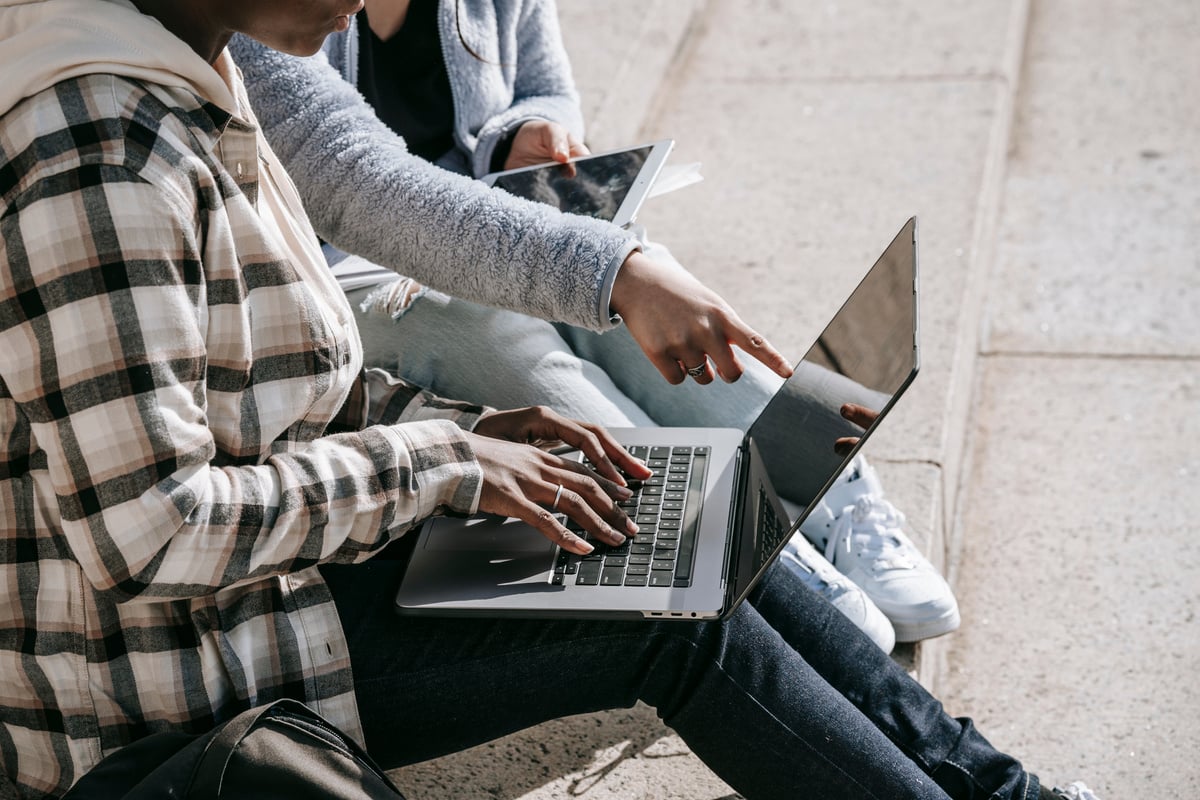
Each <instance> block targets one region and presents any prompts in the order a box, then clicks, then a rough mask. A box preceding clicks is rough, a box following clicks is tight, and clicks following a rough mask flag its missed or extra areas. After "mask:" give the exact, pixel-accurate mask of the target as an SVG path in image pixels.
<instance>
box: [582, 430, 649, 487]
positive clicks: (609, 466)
mask: <svg viewBox="0 0 1200 800" xmlns="http://www.w3.org/2000/svg"><path fill="white" fill-rule="evenodd" d="M573 422H575V424H576V425H578V426H579V428H580V431H581V436H582V437H583V438H582V439H581V443H580V444H579V445H577V447H578V448H579V449H580V450H581V451H582V452H583V454H584V455H585V456H587V457H588V460H589V461H591V462H592V465H593V469H595V470H596V472H598V473H599V474H600V475H602V476H603V477H605V478H608V479H609V480H611V481H613V482H614V483H616V484H618V485H619V486H626V485H627V482H626V480H625V476H626V475H629V476H630V477H633V478H637V479H644V478H648V477H650V468H649V467H647V466H646V465H645V463H643V462H642V461H641V460H639V459H637V458H634V457H633V455H632V454H631V453H630V452H629V451H628V450H626V449H625V448H624V447H623V446H622V445H621V443H620V442H618V441H617V440H616V439H614V438H613V436H612V434H610V433H609V432H608V431H606V430H605V429H604V428H602V427H601V426H599V425H592V424H591V423H588V422H578V421H573ZM622 499H624V497H622Z"/></svg>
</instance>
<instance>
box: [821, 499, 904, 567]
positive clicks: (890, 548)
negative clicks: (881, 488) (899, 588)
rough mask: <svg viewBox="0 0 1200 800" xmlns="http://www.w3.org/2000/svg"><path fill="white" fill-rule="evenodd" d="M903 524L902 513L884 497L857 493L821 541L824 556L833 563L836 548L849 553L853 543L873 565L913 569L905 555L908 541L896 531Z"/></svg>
mask: <svg viewBox="0 0 1200 800" xmlns="http://www.w3.org/2000/svg"><path fill="white" fill-rule="evenodd" d="M903 527H904V513H903V512H901V511H899V510H897V508H896V507H895V506H893V505H892V504H891V503H889V502H888V501H887V500H884V499H883V498H882V497H876V496H875V495H872V494H863V495H860V496H859V497H858V498H857V499H856V500H855V501H854V505H852V506H847V507H846V508H843V509H842V513H841V514H839V515H838V517H837V521H836V522H835V523H834V528H833V535H832V536H830V537H829V541H828V542H827V543H826V544H825V558H826V559H828V560H829V561H831V562H833V563H835V564H836V563H837V561H836V558H837V555H838V550H839V549H840V550H844V551H845V552H846V553H847V554H850V553H853V552H854V549H855V548H856V547H857V548H858V551H859V554H860V555H866V556H869V557H870V559H871V562H872V564H873V565H874V566H875V567H876V568H877V569H878V568H882V569H913V568H915V567H916V564H915V563H913V561H912V559H911V558H909V556H908V552H907V551H908V549H909V548H910V547H911V545H910V544H909V541H908V537H906V536H905V535H904V534H903V533H901V532H900V531H901V529H902V528H903Z"/></svg>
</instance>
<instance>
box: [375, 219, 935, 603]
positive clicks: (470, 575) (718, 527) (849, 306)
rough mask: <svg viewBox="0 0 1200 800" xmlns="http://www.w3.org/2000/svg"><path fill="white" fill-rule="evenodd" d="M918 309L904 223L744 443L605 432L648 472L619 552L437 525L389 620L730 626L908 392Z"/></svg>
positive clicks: (912, 243) (739, 436) (419, 543)
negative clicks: (572, 549) (579, 551)
mask: <svg viewBox="0 0 1200 800" xmlns="http://www.w3.org/2000/svg"><path fill="white" fill-rule="evenodd" d="M917 297H918V285H917V221H916V218H915V217H914V218H912V219H910V220H909V221H908V222H907V223H905V225H904V227H903V228H902V229H901V230H900V233H899V234H898V235H897V236H896V238H895V239H894V240H893V241H892V242H891V244H890V245H888V247H887V249H886V250H885V251H884V253H883V255H882V256H881V257H880V258H879V260H878V261H876V262H875V265H874V266H873V267H871V269H870V270H869V271H868V272H867V274H866V277H864V278H863V279H862V281H861V283H859V285H858V286H857V288H855V290H854V291H853V293H852V294H851V295H850V297H849V298H848V299H847V300H846V301H845V303H844V304H843V305H842V307H841V308H840V309H839V310H838V312H837V314H836V315H834V317H833V319H832V320H831V321H830V322H829V324H828V325H827V326H826V327H825V329H824V330H823V331H822V333H821V335H820V336H819V337H818V338H817V341H816V342H815V343H814V344H813V346H812V347H811V348H809V350H808V352H807V353H805V355H804V358H803V359H802V360H801V361H800V362H799V363H798V364H796V366H795V370H794V373H793V375H792V377H790V378H789V379H788V380H786V381H784V382H783V383H782V385H781V386H780V388H779V389H778V391H777V392H776V393H775V395H774V396H773V397H772V398H771V399H770V401H769V402H768V403H767V405H766V406H765V407H764V408H763V410H762V411H761V412H760V413H759V414H758V416H757V418H756V419H755V421H754V423H753V424H752V425H751V426H750V428H749V430H748V431H746V432H745V433H743V432H742V431H740V430H736V429H726V428H626V429H612V430H611V433H612V434H613V436H614V437H615V438H616V439H617V440H618V441H619V442H620V443H621V444H622V445H623V446H625V447H627V448H628V449H629V450H630V451H631V452H632V453H633V454H634V455H635V456H637V457H639V458H641V459H642V460H644V461H645V462H646V463H647V465H649V466H650V467H651V469H652V470H653V471H654V475H653V476H652V477H651V478H648V479H647V480H645V481H643V482H641V483H640V485H639V484H636V483H631V488H634V489H635V497H634V498H632V499H631V500H629V501H626V502H625V504H624V507H625V508H626V510H627V512H628V513H629V514H630V516H633V517H634V519H635V520H636V521H637V523H638V525H639V528H640V531H639V533H638V534H637V535H636V536H633V537H631V538H630V539H629V540H628V541H626V542H625V544H623V545H621V546H620V547H614V546H611V545H607V544H604V543H602V542H600V541H593V542H592V544H593V545H595V550H594V552H592V553H591V554H589V555H588V556H584V557H580V556H578V555H575V554H572V553H568V552H566V551H564V550H561V549H560V548H559V547H558V546H557V545H556V544H554V543H552V542H550V541H549V540H548V539H546V538H545V537H543V536H542V535H541V534H540V533H538V532H537V531H536V530H535V529H533V528H532V527H530V526H528V525H527V524H525V523H523V522H520V521H519V520H514V519H511V518H508V519H506V518H503V517H498V516H493V515H479V516H476V517H472V518H468V519H464V518H451V517H438V518H435V519H432V520H429V521H427V522H426V523H425V524H424V525H423V526H422V527H421V529H420V531H419V532H418V534H417V540H416V543H415V546H414V549H413V552H412V556H411V558H410V560H409V563H408V566H407V568H406V570H405V573H404V576H403V578H402V580H401V584H400V587H399V590H398V591H397V594H396V609H397V611H398V612H399V613H402V614H433V615H443V616H456V615H477V616H490V617H507V616H519V617H564V616H565V617H581V618H603V619H619V618H638V619H642V618H666V619H715V618H720V617H723V616H725V615H728V614H729V613H731V612H732V611H733V609H735V608H736V607H737V605H738V604H739V603H740V602H741V601H742V600H743V599H744V598H745V597H746V595H747V594H749V592H750V590H751V589H752V588H753V587H754V585H755V584H756V583H757V582H758V580H759V579H760V578H761V577H762V576H763V574H764V573H765V572H766V570H767V568H768V567H769V566H770V565H771V563H772V562H773V561H774V560H775V558H776V557H777V556H778V555H779V553H780V552H781V551H782V549H783V546H784V545H785V544H786V543H787V541H788V539H789V538H790V537H791V536H792V534H793V533H794V532H795V531H796V530H797V529H798V528H799V526H800V524H801V523H802V522H803V520H804V517H805V514H806V513H807V510H808V509H809V508H812V507H814V506H815V505H816V503H817V501H818V500H819V499H820V498H821V496H822V495H823V494H824V493H825V492H826V491H827V490H828V489H829V487H830V486H831V485H833V483H834V481H835V480H836V479H837V478H838V477H839V475H841V473H842V472H843V470H844V469H845V468H846V466H847V465H848V464H849V461H850V459H851V458H852V457H853V456H854V454H855V453H856V452H857V451H858V450H859V449H860V448H861V447H862V445H863V442H865V441H866V439H867V438H868V437H869V436H870V435H871V433H872V432H873V431H874V430H875V429H876V428H878V427H879V425H880V423H881V421H882V420H883V419H884V417H885V416H886V415H887V413H888V412H889V411H890V410H891V409H892V407H893V406H894V405H895V404H896V401H897V400H898V399H899V397H900V396H901V395H902V394H903V392H904V391H905V390H906V389H907V388H908V386H909V385H910V384H911V383H912V381H913V379H914V378H915V377H916V374H917V369H918V366H919V346H918V327H917ZM845 403H854V404H856V405H859V406H862V407H864V408H866V409H868V410H869V412H870V413H872V414H875V417H874V420H873V421H871V422H870V423H869V425H868V427H867V428H866V429H865V430H864V429H863V428H861V427H859V426H858V425H855V424H853V423H851V422H850V421H848V420H847V419H846V418H845V417H844V416H843V414H842V407H843V404H845ZM859 421H864V420H862V419H861V418H859ZM835 445H836V448H835ZM574 457H576V458H579V457H580V456H579V455H578V453H575V454H574ZM563 520H564V522H565V524H567V525H568V527H570V528H572V529H573V530H575V531H576V532H577V533H579V534H580V535H584V536H586V534H585V533H584V532H582V531H581V530H580V529H579V526H578V525H576V524H575V523H574V522H573V521H571V520H570V519H568V518H566V517H563Z"/></svg>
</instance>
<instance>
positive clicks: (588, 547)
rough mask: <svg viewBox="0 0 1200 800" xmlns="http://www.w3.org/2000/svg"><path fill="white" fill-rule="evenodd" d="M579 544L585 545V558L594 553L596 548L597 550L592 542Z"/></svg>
mask: <svg viewBox="0 0 1200 800" xmlns="http://www.w3.org/2000/svg"><path fill="white" fill-rule="evenodd" d="M579 543H580V544H581V545H583V555H585V556H586V555H587V554H588V553H590V552H592V551H593V550H595V549H596V548H595V546H593V545H592V544H591V542H588V541H580V542H579Z"/></svg>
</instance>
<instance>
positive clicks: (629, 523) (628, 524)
mask: <svg viewBox="0 0 1200 800" xmlns="http://www.w3.org/2000/svg"><path fill="white" fill-rule="evenodd" d="M625 530H627V531H629V535H630V536H633V535H634V534H635V533H637V532H638V531H639V530H641V528H639V527H638V526H637V523H636V522H634V521H633V518H632V517H626V518H625Z"/></svg>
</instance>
